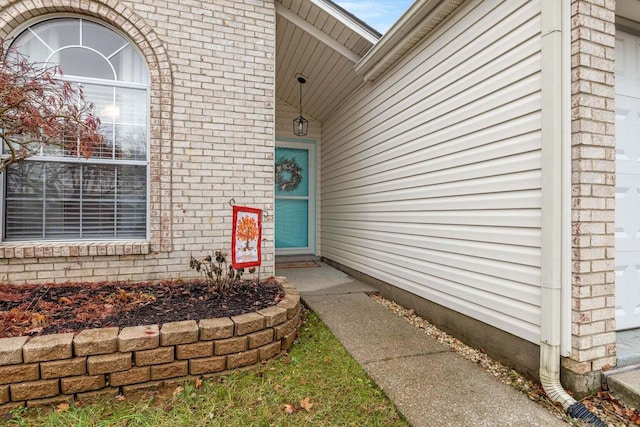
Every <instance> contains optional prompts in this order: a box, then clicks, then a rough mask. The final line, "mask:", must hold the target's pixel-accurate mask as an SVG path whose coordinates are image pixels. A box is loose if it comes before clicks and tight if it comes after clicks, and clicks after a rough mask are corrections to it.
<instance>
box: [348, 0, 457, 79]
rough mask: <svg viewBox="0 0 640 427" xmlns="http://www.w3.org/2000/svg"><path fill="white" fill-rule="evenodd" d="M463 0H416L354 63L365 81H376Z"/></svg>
mask: <svg viewBox="0 0 640 427" xmlns="http://www.w3.org/2000/svg"><path fill="white" fill-rule="evenodd" d="M463 2H464V0H440V1H438V0H418V1H416V2H415V3H414V4H413V5H412V6H411V7H410V8H409V10H407V11H406V12H405V14H404V15H402V17H400V19H399V20H398V21H397V22H396V23H395V24H394V25H393V27H391V29H389V31H387V33H386V34H385V35H384V36H383V37H382V38H381V39H380V41H379V42H378V43H377V44H376V45H375V46H374V47H373V48H372V49H371V50H370V51H369V52H368V53H367V54H366V55H365V56H364V58H362V60H361V61H360V62H359V63H357V64H356V66H355V71H356V73H358V74H359V75H362V76H364V80H365V81H369V82H370V81H375V80H376V79H377V78H378V77H380V76H381V75H382V74H383V73H384V72H385V71H387V70H388V69H389V68H391V66H392V65H393V64H395V63H396V62H397V61H398V60H400V58H402V57H403V56H404V55H405V54H406V53H407V52H408V51H409V50H410V49H411V48H412V47H413V46H415V45H416V44H417V43H418V42H420V40H422V39H423V38H424V37H426V36H427V35H428V34H429V33H431V32H432V31H433V30H434V29H435V28H436V27H437V26H438V25H439V24H440V23H441V22H442V21H444V20H445V19H446V18H447V17H448V16H449V15H450V14H451V13H452V12H453V11H454V10H456V9H457V8H458V7H459V6H460V5H461V4H462V3H463Z"/></svg>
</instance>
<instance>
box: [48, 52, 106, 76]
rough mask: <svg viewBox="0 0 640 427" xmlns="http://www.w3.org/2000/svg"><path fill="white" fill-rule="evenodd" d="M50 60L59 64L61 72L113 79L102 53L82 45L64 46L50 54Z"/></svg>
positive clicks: (69, 74)
mask: <svg viewBox="0 0 640 427" xmlns="http://www.w3.org/2000/svg"><path fill="white" fill-rule="evenodd" d="M50 62H51V63H53V64H58V65H60V68H61V69H62V73H63V74H65V75H68V76H84V77H93V78H96V79H106V80H114V79H115V75H114V73H113V70H112V69H111V66H110V64H109V62H107V61H106V60H105V59H104V57H103V56H102V55H99V54H97V53H95V52H94V51H92V50H89V49H85V48H82V47H69V48H65V49H63V50H61V51H59V52H57V53H55V54H54V55H52V56H51V59H50Z"/></svg>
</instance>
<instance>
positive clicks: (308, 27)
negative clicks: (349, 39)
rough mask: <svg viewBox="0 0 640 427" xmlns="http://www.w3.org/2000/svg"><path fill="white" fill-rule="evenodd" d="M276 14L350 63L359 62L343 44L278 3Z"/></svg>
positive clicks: (358, 57)
mask: <svg viewBox="0 0 640 427" xmlns="http://www.w3.org/2000/svg"><path fill="white" fill-rule="evenodd" d="M276 13H277V14H278V15H280V16H281V17H283V18H284V19H286V20H287V21H289V22H291V23H292V24H293V25H295V26H296V27H298V28H300V29H301V30H302V31H304V32H306V33H308V34H309V35H310V36H312V37H313V38H315V39H317V40H318V41H320V42H321V43H324V44H325V45H327V46H328V47H330V48H331V49H333V50H335V51H336V52H338V53H339V54H340V55H342V56H344V57H345V58H347V59H349V60H350V61H351V62H353V63H357V62H358V61H360V59H361V58H360V56H359V55H357V54H356V53H355V52H353V51H352V50H351V49H349V48H347V47H346V46H344V45H343V44H340V43H338V42H337V41H336V40H335V39H333V38H332V37H331V36H329V35H328V34H326V33H324V32H323V31H321V30H319V29H318V28H316V27H315V26H313V25H312V24H310V23H309V22H307V21H305V20H304V19H302V18H300V17H299V16H298V15H296V14H295V13H293V12H291V11H290V10H289V9H287V8H286V7H284V6H282V5H281V4H280V3H276Z"/></svg>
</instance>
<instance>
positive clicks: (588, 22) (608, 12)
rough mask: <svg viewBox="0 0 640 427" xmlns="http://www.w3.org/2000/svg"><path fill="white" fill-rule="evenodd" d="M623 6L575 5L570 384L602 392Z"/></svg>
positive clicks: (609, 325) (610, 305)
mask: <svg viewBox="0 0 640 427" xmlns="http://www.w3.org/2000/svg"><path fill="white" fill-rule="evenodd" d="M614 59H615V1H613V0H574V1H572V32H571V68H572V87H571V93H572V95H571V107H572V151H573V155H572V157H573V166H572V171H573V173H572V192H573V198H572V203H573V212H572V227H573V228H572V237H573V263H572V273H573V293H572V353H571V356H570V357H569V358H566V359H564V360H563V367H564V368H565V370H564V371H565V372H564V373H563V374H564V380H565V381H568V382H570V383H571V388H572V389H574V390H576V391H587V390H589V389H593V388H594V387H598V386H599V374H598V371H599V370H601V369H602V367H603V366H605V365H611V366H614V365H615V364H616V348H615V342H616V337H615V288H614V284H615V277H614V255H615V252H614V220H615V211H614V208H615V206H614V203H615V135H614V130H615V113H614V76H615V67H614Z"/></svg>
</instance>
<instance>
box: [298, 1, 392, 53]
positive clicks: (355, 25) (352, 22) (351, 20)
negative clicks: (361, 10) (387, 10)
mask: <svg viewBox="0 0 640 427" xmlns="http://www.w3.org/2000/svg"><path fill="white" fill-rule="evenodd" d="M309 1H310V2H311V3H313V4H315V5H316V6H318V7H319V8H320V9H322V10H323V11H325V12H326V13H328V14H329V15H331V16H332V17H334V18H335V19H337V20H338V21H340V22H341V23H342V24H344V25H346V26H347V27H348V28H349V29H351V30H352V31H354V32H355V33H357V34H358V35H359V36H360V37H362V38H364V39H365V40H366V41H368V42H369V43H371V44H375V43H377V42H378V40H380V38H381V37H382V34H380V33H379V32H378V31H377V30H375V29H374V28H372V27H371V26H370V25H368V24H367V23H366V22H364V21H362V20H361V19H360V18H358V17H357V16H355V15H354V14H352V13H350V12H348V11H347V10H345V9H343V8H342V7H340V6H338V5H337V4H335V3H334V2H332V1H331V0H309Z"/></svg>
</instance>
